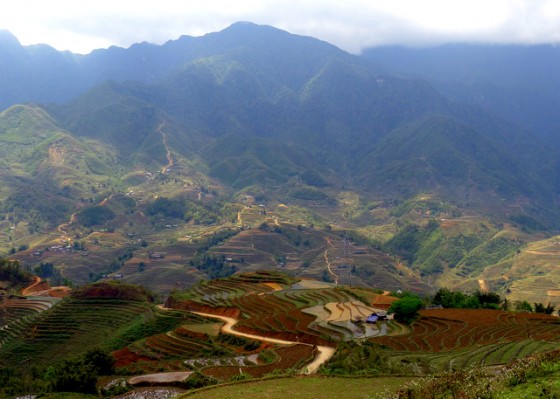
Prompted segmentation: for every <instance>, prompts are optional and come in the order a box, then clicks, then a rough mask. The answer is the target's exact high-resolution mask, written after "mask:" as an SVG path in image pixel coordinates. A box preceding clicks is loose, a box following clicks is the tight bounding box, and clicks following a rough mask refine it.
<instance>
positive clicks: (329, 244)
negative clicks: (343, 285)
mask: <svg viewBox="0 0 560 399" xmlns="http://www.w3.org/2000/svg"><path fill="white" fill-rule="evenodd" d="M325 240H326V241H327V245H328V246H329V247H332V246H333V245H332V242H331V239H330V238H328V237H326V238H325ZM325 262H326V263H327V270H328V271H329V274H330V275H332V276H333V278H334V282H335V284H336V285H337V286H338V275H337V274H336V273H335V272H333V271H332V269H331V262H330V261H329V249H328V248H327V249H325Z"/></svg>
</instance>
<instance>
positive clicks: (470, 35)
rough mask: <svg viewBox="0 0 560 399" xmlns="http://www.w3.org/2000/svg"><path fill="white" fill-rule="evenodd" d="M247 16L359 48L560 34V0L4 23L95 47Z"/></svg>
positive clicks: (443, 0)
mask: <svg viewBox="0 0 560 399" xmlns="http://www.w3.org/2000/svg"><path fill="white" fill-rule="evenodd" d="M241 20H245V21H252V22H255V23H261V24H269V25H273V26H276V27H279V28H282V29H286V30H288V31H290V32H292V33H299V34H305V35H309V36H314V37H317V38H319V39H323V40H326V41H329V42H331V43H333V44H335V45H337V46H339V47H341V48H343V49H346V50H348V51H352V52H359V51H360V50H361V49H362V48H364V47H368V46H376V45H383V44H405V45H426V44H439V43H443V42H450V41H469V42H493V43H553V42H559V41H560V2H558V1H556V0H491V1H488V0H468V1H463V0H391V1H388V0H348V1H345V2H341V1H334V0H321V1H320V0H299V1H297V2H296V1H280V0H260V1H259V0H243V1H239V2H232V1H231V0H229V1H227V0H205V1H202V2H195V1H190V0H160V1H153V0H150V1H147V0H136V1H123V0H112V1H109V0H97V1H75V0H72V1H70V0H52V1H49V2H46V1H44V0H19V1H17V2H16V1H12V2H11V3H10V4H9V5H3V10H2V13H1V14H0V28H4V29H8V30H10V31H11V32H12V33H14V34H15V35H16V36H17V37H18V38H19V40H20V41H21V42H22V43H24V44H32V43H38V42H41V43H48V44H50V45H52V46H53V47H55V48H57V49H71V50H72V51H75V52H88V51H91V50H92V49H93V48H99V47H107V46H109V45H111V44H115V45H119V46H123V47H127V46H129V45H131V44H132V43H135V42H141V41H149V42H153V43H163V42H165V41H166V40H169V39H175V38H177V37H179V36H180V35H183V34H188V35H195V36H197V35H201V34H204V33H207V32H211V31H216V30H221V29H223V28H225V27H226V26H228V25H229V24H231V23H233V22H236V21H241Z"/></svg>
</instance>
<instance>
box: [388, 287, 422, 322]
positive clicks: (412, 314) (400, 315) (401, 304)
mask: <svg viewBox="0 0 560 399" xmlns="http://www.w3.org/2000/svg"><path fill="white" fill-rule="evenodd" d="M420 309H422V301H421V300H420V298H418V297H417V296H415V295H410V294H409V295H407V296H405V297H403V298H401V299H399V300H398V301H395V302H393V303H392V304H391V307H390V308H389V311H388V313H393V314H394V315H395V320H397V321H399V322H401V323H405V324H410V323H412V322H413V321H414V319H415V318H416V316H418V311H419V310H420Z"/></svg>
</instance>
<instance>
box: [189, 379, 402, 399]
mask: <svg viewBox="0 0 560 399" xmlns="http://www.w3.org/2000/svg"><path fill="white" fill-rule="evenodd" d="M410 380H411V378H410V377H372V378H340V377H317V376H313V377H303V376H302V377H292V378H275V379H269V380H260V381H251V382H245V383H238V384H232V385H224V386H218V387H210V388H207V389H203V390H201V391H198V392H193V393H190V394H185V395H183V396H179V398H188V399H207V398H212V399H262V398H267V399H286V396H289V397H290V399H309V398H314V399H340V398H345V399H370V398H371V399H373V398H385V397H387V396H388V395H389V394H391V393H393V392H395V391H396V390H397V389H398V388H400V387H401V386H403V385H404V384H405V383H407V382H409V381H410Z"/></svg>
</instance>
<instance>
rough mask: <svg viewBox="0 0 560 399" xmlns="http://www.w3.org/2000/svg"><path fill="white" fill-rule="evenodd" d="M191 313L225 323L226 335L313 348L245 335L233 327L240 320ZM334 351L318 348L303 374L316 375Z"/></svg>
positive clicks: (329, 348)
mask: <svg viewBox="0 0 560 399" xmlns="http://www.w3.org/2000/svg"><path fill="white" fill-rule="evenodd" d="M191 313H194V314H197V315H199V316H204V317H210V318H214V319H219V320H221V321H223V322H224V323H225V324H224V325H223V326H222V328H221V329H220V330H221V331H222V332H224V333H226V334H231V335H237V336H238V337H244V338H250V339H255V340H257V341H263V342H270V343H273V344H279V345H292V344H300V345H309V346H312V345H311V344H304V343H301V342H295V341H287V340H284V339H277V338H270V337H265V336H262V335H255V334H247V333H243V332H241V331H237V330H234V329H233V326H234V325H236V324H237V322H238V320H236V319H234V318H233V317H227V316H218V315H215V314H211V313H202V312H191ZM334 351H335V349H334V348H331V347H330V346H323V345H319V346H317V352H318V353H317V356H315V359H313V361H311V363H309V364H308V365H307V366H305V367H303V369H302V370H301V373H302V374H313V373H315V372H316V371H317V370H318V369H319V367H321V365H322V364H323V363H325V362H326V361H327V360H329V359H330V358H331V357H332V356H333V355H334Z"/></svg>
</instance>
